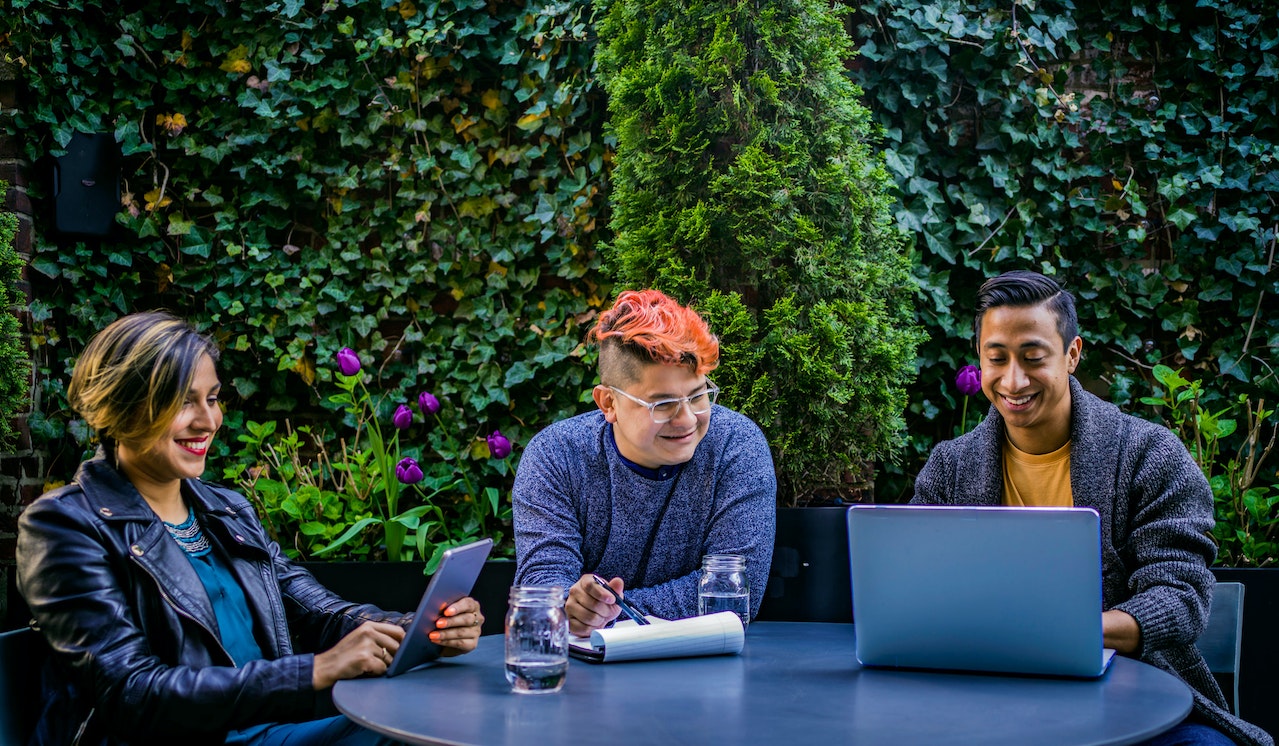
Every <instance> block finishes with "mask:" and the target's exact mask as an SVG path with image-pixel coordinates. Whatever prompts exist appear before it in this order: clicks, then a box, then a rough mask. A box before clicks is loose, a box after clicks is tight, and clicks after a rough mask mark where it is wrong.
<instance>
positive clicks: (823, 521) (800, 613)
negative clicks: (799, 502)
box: [751, 507, 853, 622]
mask: <svg viewBox="0 0 1279 746" xmlns="http://www.w3.org/2000/svg"><path fill="white" fill-rule="evenodd" d="M849 578H850V573H849V567H848V508H847V507H808V508H779V509H778V511H777V535H776V539H775V540H774V543H773V564H772V567H771V568H770V570H769V575H768V587H767V589H766V590H765V591H764V600H763V604H762V605H761V606H760V610H759V615H758V616H756V617H755V618H756V619H757V620H759V621H766V622H851V621H853V596H852V581H851V580H850V579H849ZM755 592H756V590H755V589H754V588H752V589H751V593H755Z"/></svg>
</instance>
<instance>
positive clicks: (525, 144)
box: [0, 0, 610, 479]
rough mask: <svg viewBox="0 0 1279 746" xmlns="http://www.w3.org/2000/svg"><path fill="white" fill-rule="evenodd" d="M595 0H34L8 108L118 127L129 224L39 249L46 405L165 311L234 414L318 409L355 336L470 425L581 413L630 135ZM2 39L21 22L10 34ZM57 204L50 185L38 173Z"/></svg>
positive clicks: (75, 124)
mask: <svg viewBox="0 0 1279 746" xmlns="http://www.w3.org/2000/svg"><path fill="white" fill-rule="evenodd" d="M585 14H586V10H585V8H584V7H583V6H581V5H577V4H571V3H539V2H527V3H526V2H494V3H487V2H483V1H482V0H480V1H478V2H477V1H475V0H457V1H456V2H452V1H446V2H419V3H414V2H412V1H411V0H404V1H403V2H368V1H365V0H330V1H329V2H325V3H323V4H320V3H303V2H300V0H285V1H284V2H275V3H196V2H182V1H178V2H172V1H171V0H165V1H164V2H158V1H143V2H129V3H117V2H108V1H106V0H102V1H101V2H99V1H98V0H72V2H70V3H63V4H57V5H55V4H52V3H46V2H29V1H25V0H14V1H13V2H11V3H10V9H9V10H6V11H5V13H4V18H3V20H2V21H0V40H4V41H0V45H3V48H2V49H0V51H3V52H4V53H5V54H7V55H9V56H10V57H16V58H20V60H19V61H20V64H22V65H23V66H24V67H25V79H26V83H27V86H28V90H27V92H26V96H25V99H26V102H27V106H26V108H25V111H21V112H19V113H18V114H17V116H16V117H14V118H13V119H12V120H9V121H7V122H6V123H5V127H6V128H8V129H10V131H13V132H17V133H21V135H22V138H23V139H24V141H25V143H26V146H27V154H28V156H29V159H30V160H31V161H32V162H33V163H41V162H42V161H43V160H47V159H48V157H49V156H57V155H60V154H61V153H62V152H63V150H62V149H64V148H65V147H66V145H67V144H68V143H69V142H70V139H71V136H72V134H73V133H75V132H109V133H114V136H115V139H116V140H118V141H119V143H120V145H121V150H122V155H123V164H124V165H123V184H124V189H123V191H124V193H125V194H124V199H123V202H124V204H123V206H122V207H123V213H122V218H121V220H120V224H119V225H118V226H116V228H115V230H114V233H113V234H112V235H111V236H110V237H108V238H106V239H104V240H100V241H98V240H94V241H76V240H71V239H68V238H65V237H61V238H60V237H56V236H54V235H52V234H51V233H50V232H49V231H48V229H47V226H48V222H47V216H44V222H43V223H42V226H43V227H42V228H41V230H40V231H39V242H38V245H37V246H36V248H35V250H34V259H33V261H32V266H33V269H34V270H35V272H34V273H33V275H34V296H35V300H34V301H33V302H32V304H31V311H32V317H33V319H34V327H35V328H34V330H33V331H34V334H33V340H32V341H33V346H34V348H35V350H36V356H37V363H38V365H39V368H40V373H41V374H42V385H43V386H44V387H45V388H46V389H47V391H45V396H44V397H43V399H42V400H43V401H44V402H47V403H50V404H49V405H48V406H47V407H46V408H45V410H44V411H42V412H38V413H36V414H34V415H33V416H32V418H31V420H30V426H31V430H32V432H33V434H34V435H35V436H36V437H37V438H41V439H43V440H44V441H45V442H47V443H53V444H56V443H59V442H63V443H67V444H68V445H67V446H66V449H65V450H66V451H67V455H66V456H65V457H64V458H62V459H61V460H59V461H57V462H56V463H55V464H54V465H53V466H51V467H50V472H51V474H50V476H51V478H58V479H65V478H67V477H68V476H69V475H70V471H71V469H72V468H74V464H75V462H76V461H77V460H78V458H79V455H80V449H82V448H83V445H84V444H85V443H86V442H87V433H86V432H85V428H84V426H83V423H82V422H80V421H78V420H76V419H75V418H74V417H73V415H72V414H71V413H70V412H68V411H65V410H63V409H59V408H58V407H57V405H56V404H53V403H56V402H61V401H62V397H61V394H62V388H63V385H64V382H65V381H66V380H67V378H68V376H69V372H70V370H69V368H70V363H71V361H72V359H73V356H74V355H75V354H76V353H77V351H78V350H79V349H81V347H82V346H83V344H84V342H85V341H86V340H87V339H88V337H89V336H90V335H91V334H92V333H93V332H94V331H95V330H97V329H98V328H100V327H102V326H103V325H104V324H106V323H107V322H109V321H111V320H112V319H114V318H116V317H118V316H120V315H122V314H125V313H128V312H131V311H135V310H140V309H148V308H153V307H165V308H168V309H171V310H173V311H174V312H176V313H178V314H180V315H182V316H184V317H187V318H190V319H192V320H193V321H195V322H196V323H197V324H198V325H200V326H201V327H203V328H205V329H207V330H208V331H210V332H212V333H213V334H214V335H215V336H216V337H217V339H218V340H219V342H220V343H221V344H222V345H223V347H224V349H225V354H224V358H223V361H222V363H221V369H222V376H223V380H224V383H227V384H229V385H227V387H226V388H225V389H224V391H225V392H226V393H225V395H224V399H229V400H230V401H229V402H228V403H229V407H228V409H229V412H230V416H229V419H228V426H229V431H230V432H235V431H237V430H240V429H241V426H242V419H243V418H245V416H246V413H247V416H248V418H251V419H257V420H263V419H280V418H284V417H292V418H294V419H295V421H296V420H297V419H307V418H309V417H315V416H317V415H320V416H323V415H322V410H319V409H318V408H319V407H320V406H329V407H332V406H333V405H331V404H327V401H326V400H327V397H328V396H329V395H330V394H332V393H335V388H334V387H333V386H332V385H331V383H330V381H331V371H332V370H333V367H334V366H333V362H332V361H333V357H334V354H335V353H336V351H337V350H338V349H339V348H341V347H343V346H349V347H352V348H354V349H355V350H357V351H358V353H359V354H360V357H361V358H362V360H363V362H364V367H365V370H366V371H371V372H372V374H373V380H372V385H373V387H374V389H375V391H376V392H378V393H383V392H389V393H388V396H387V398H386V399H385V400H384V401H383V402H382V407H383V409H384V410H385V413H387V414H389V411H390V410H391V409H393V408H394V407H395V405H397V404H398V403H400V402H401V401H416V397H417V393H418V392H419V391H422V390H430V391H433V392H434V393H435V394H436V395H437V396H439V397H440V398H442V399H448V400H449V401H451V402H452V403H453V404H454V405H455V406H459V407H462V408H463V409H464V411H465V412H466V418H465V419H466V421H467V423H468V426H467V427H468V429H467V430H466V431H465V432H461V433H458V435H459V436H460V437H461V438H462V439H463V441H464V442H466V441H469V442H472V443H476V444H481V445H482V444H483V436H484V435H486V434H488V433H489V432H491V431H492V430H493V429H495V428H499V427H500V428H501V429H502V431H503V433H505V434H506V435H507V436H508V437H509V438H510V439H511V440H512V441H514V442H516V443H517V444H518V443H524V442H527V440H528V438H529V437H530V436H531V435H532V434H533V433H534V432H536V431H537V430H538V429H540V428H541V427H542V426H544V425H546V424H547V423H549V422H551V421H553V420H555V419H558V418H560V417H562V416H564V415H566V414H569V413H572V412H574V411H576V409H577V408H578V406H579V394H580V392H581V391H582V390H583V389H584V388H585V387H587V386H588V385H589V383H590V382H591V381H590V379H591V378H592V376H593V371H592V363H593V360H592V359H591V358H590V356H589V355H587V354H586V352H585V351H584V350H583V349H582V348H581V346H580V339H581V337H582V328H583V325H584V324H586V323H588V322H589V321H590V320H591V318H593V316H594V314H595V313H596V312H597V309H598V308H599V307H600V306H601V305H602V304H603V303H604V302H605V301H606V300H607V299H608V297H609V293H610V290H609V288H608V287H607V286H601V284H600V283H601V280H600V275H599V272H598V269H597V268H598V257H597V255H596V252H595V248H594V245H595V240H596V238H595V237H596V234H597V228H598V226H599V224H600V222H601V221H600V215H601V212H602V209H603V205H604V202H603V198H602V196H601V189H602V186H603V184H604V180H605V176H606V173H607V168H608V165H607V162H608V149H607V147H606V145H605V143H604V141H603V140H602V138H601V134H600V123H601V114H602V111H601V110H600V109H599V106H598V96H597V95H595V94H594V93H593V81H592V77H591V67H592V61H591V53H592V50H591V45H590V44H589V40H588V28H589V27H588V23H587V18H586V15H585ZM6 35H7V37H6ZM31 191H32V196H33V198H35V199H36V200H37V202H38V203H40V204H43V205H46V206H47V205H48V204H49V202H50V199H49V198H50V196H51V195H50V194H49V193H48V192H47V190H46V191H44V192H41V191H40V190H39V187H38V186H36V185H33V187H32V190H31Z"/></svg>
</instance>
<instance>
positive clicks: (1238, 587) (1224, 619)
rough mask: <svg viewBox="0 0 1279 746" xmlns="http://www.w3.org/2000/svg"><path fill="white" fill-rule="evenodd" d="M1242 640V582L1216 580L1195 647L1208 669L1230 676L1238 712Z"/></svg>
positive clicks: (1233, 702) (1233, 697) (1231, 703)
mask: <svg viewBox="0 0 1279 746" xmlns="http://www.w3.org/2000/svg"><path fill="white" fill-rule="evenodd" d="M1242 643H1243V583H1229V582H1223V583H1217V584H1216V585H1215V586H1214V587H1213V590H1212V609H1211V610H1210V611H1209V612H1208V625H1207V627H1205V628H1204V631H1203V634H1202V635H1200V636H1199V639H1198V640H1196V641H1195V647H1197V648H1199V652H1200V653H1201V654H1202V655H1203V657H1204V660H1205V661H1207V662H1208V670H1209V671H1212V672H1213V673H1214V674H1217V675H1219V676H1220V675H1222V674H1225V675H1228V676H1229V677H1230V683H1231V689H1232V697H1231V699H1230V705H1231V707H1233V708H1234V713H1235V715H1236V716H1237V715H1239V651H1240V648H1241V645H1242Z"/></svg>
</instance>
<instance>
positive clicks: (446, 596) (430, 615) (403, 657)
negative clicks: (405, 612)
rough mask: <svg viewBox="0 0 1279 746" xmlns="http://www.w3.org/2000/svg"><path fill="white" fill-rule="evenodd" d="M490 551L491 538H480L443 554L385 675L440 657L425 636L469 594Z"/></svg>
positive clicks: (447, 550) (438, 650)
mask: <svg viewBox="0 0 1279 746" xmlns="http://www.w3.org/2000/svg"><path fill="white" fill-rule="evenodd" d="M492 548H493V540H492V539H480V540H479V541H476V542H473V543H471V544H464V545H462V546H460V547H453V548H452V549H446V550H445V551H444V558H443V559H441V560H440V566H439V568H438V569H436V571H435V574H434V575H432V576H431V582H430V583H428V584H427V586H426V593H423V594H422V600H421V601H420V602H419V603H418V605H417V613H416V614H414V615H413V623H412V624H410V625H409V630H408V633H407V634H406V635H404V642H402V643H401V644H400V649H399V650H397V651H396V652H395V658H393V659H392V660H391V665H389V666H387V668H386V675H387V676H399V675H400V674H402V673H405V672H407V671H411V670H412V669H414V668H417V667H418V666H420V665H422V664H423V663H428V662H430V661H433V660H435V659H436V658H438V657H439V656H440V652H441V651H443V649H444V648H442V647H440V646H439V645H436V644H435V643H433V642H431V638H430V637H427V635H429V634H430V633H431V632H432V631H434V630H435V622H436V620H438V619H439V618H440V615H441V614H443V613H444V610H445V609H447V608H448V607H449V605H450V604H452V603H454V602H456V601H459V600H461V599H462V598H465V597H466V596H467V595H469V594H470V593H471V589H472V588H473V587H474V586H475V580H476V578H478V577H479V576H480V570H481V569H482V568H483V567H484V560H486V559H488V556H489V550H490V549H492Z"/></svg>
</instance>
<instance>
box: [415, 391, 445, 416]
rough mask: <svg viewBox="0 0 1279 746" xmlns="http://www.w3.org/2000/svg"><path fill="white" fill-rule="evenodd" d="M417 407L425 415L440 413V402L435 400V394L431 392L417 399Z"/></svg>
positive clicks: (422, 394)
mask: <svg viewBox="0 0 1279 746" xmlns="http://www.w3.org/2000/svg"><path fill="white" fill-rule="evenodd" d="M417 406H418V407H419V408H420V409H421V410H422V414H423V415H427V414H435V413H436V412H438V411H440V400H439V399H436V398H435V394H432V393H431V392H430V391H423V392H422V393H421V395H420V396H418V398H417Z"/></svg>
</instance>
